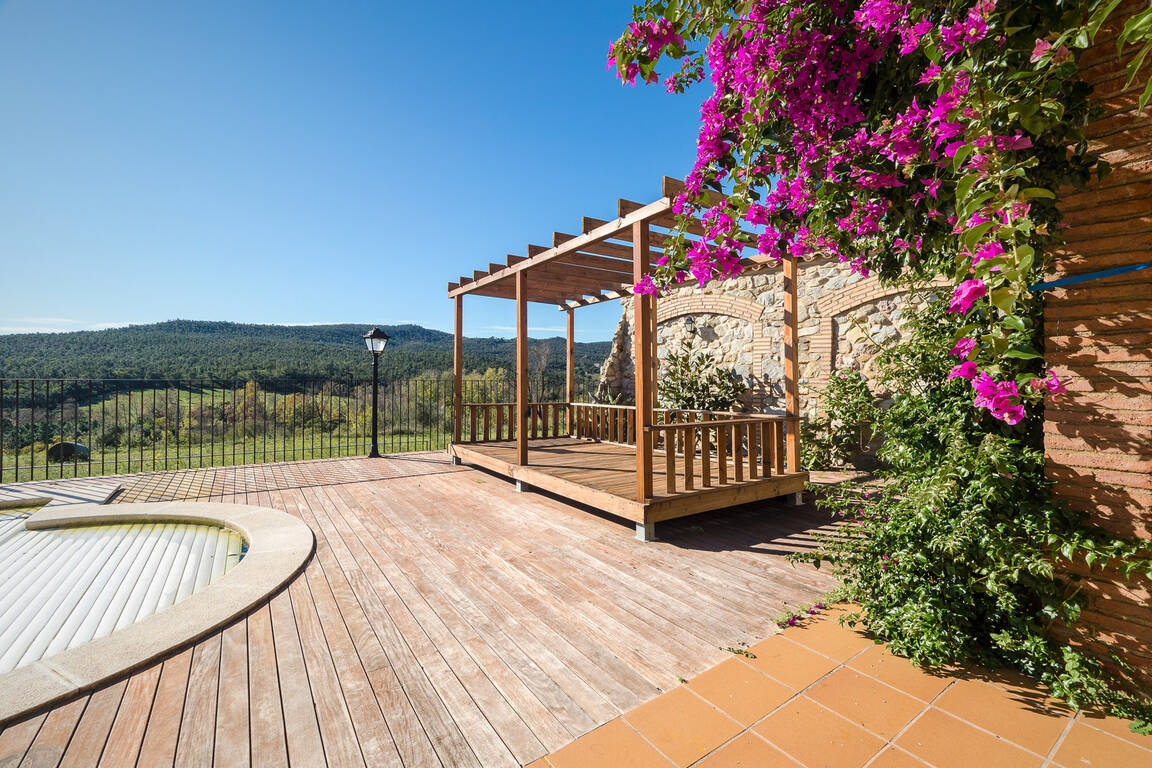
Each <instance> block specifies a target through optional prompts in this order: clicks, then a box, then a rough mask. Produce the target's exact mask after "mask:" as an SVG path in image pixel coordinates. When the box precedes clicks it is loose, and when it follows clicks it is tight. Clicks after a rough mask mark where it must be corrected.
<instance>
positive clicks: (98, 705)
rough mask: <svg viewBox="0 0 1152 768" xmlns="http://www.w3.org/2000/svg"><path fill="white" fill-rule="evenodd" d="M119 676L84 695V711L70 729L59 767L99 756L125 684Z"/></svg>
mask: <svg viewBox="0 0 1152 768" xmlns="http://www.w3.org/2000/svg"><path fill="white" fill-rule="evenodd" d="M127 685H128V684H127V682H126V681H124V680H121V681H119V682H116V683H113V684H111V685H108V686H105V687H104V688H100V689H98V690H96V691H94V692H93V693H92V694H91V695H90V696H88V704H87V706H85V707H84V714H83V715H82V716H81V718H80V722H79V723H77V725H76V730H75V731H73V733H72V738H71V739H70V740H69V742H68V749H67V750H65V752H64V757H63V759H62V760H61V761H60V766H61V768H72V766H84V765H91V764H92V763H93V762H95V761H96V760H98V759H99V757H100V755H101V753H102V752H103V751H104V747H105V745H106V744H107V743H108V734H109V732H110V731H111V730H112V723H113V722H114V721H115V719H116V713H117V712H118V711H119V709H120V703H121V700H122V699H123V696H124V691H125V690H126V688H127Z"/></svg>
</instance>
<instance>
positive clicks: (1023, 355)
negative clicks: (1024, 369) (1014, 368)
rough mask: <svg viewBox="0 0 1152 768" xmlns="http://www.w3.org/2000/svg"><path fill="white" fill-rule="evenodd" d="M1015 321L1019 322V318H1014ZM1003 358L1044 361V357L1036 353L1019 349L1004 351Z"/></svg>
mask: <svg viewBox="0 0 1152 768" xmlns="http://www.w3.org/2000/svg"><path fill="white" fill-rule="evenodd" d="M1015 319H1017V320H1019V318H1015ZM1005 320H1007V318H1005ZM1021 324H1023V323H1021ZM1004 357H1013V358H1016V359H1017V360H1043V359H1044V355H1041V354H1039V353H1037V352H1029V351H1028V350H1027V349H1021V348H1019V347H1015V348H1013V349H1006V350H1004Z"/></svg>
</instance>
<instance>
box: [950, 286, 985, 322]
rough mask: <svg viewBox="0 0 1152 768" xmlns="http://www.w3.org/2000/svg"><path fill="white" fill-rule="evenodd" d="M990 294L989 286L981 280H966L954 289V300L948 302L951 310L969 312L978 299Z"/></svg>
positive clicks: (962, 312) (961, 312)
mask: <svg viewBox="0 0 1152 768" xmlns="http://www.w3.org/2000/svg"><path fill="white" fill-rule="evenodd" d="M987 294H988V288H987V286H985V285H984V283H983V281H981V280H976V279H973V280H965V281H964V282H962V283H960V285H958V286H956V288H955V290H953V291H952V301H950V302H949V303H948V311H949V312H959V313H960V314H962V315H963V314H967V313H968V310H970V309H972V305H973V304H975V303H976V302H977V300H979V299H981V298H983V297H984V296H986V295H987Z"/></svg>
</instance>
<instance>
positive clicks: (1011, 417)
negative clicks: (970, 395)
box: [992, 403, 1024, 426]
mask: <svg viewBox="0 0 1152 768" xmlns="http://www.w3.org/2000/svg"><path fill="white" fill-rule="evenodd" d="M992 415H993V416H995V417H996V418H998V419H1000V421H1003V422H1005V423H1007V424H1012V425H1013V426H1015V425H1016V424H1019V423H1020V422H1021V421H1023V420H1024V406H1022V405H1020V404H1018V403H1017V404H1015V405H1006V406H1004V407H1003V408H993V409H992Z"/></svg>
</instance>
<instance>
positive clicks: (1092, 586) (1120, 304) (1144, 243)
mask: <svg viewBox="0 0 1152 768" xmlns="http://www.w3.org/2000/svg"><path fill="white" fill-rule="evenodd" d="M1141 7H1144V6H1143V3H1140V2H1131V0H1129V1H1127V2H1125V3H1124V4H1123V5H1122V6H1121V10H1120V12H1118V13H1117V17H1118V18H1119V19H1120V20H1121V21H1123V20H1124V19H1126V18H1127V17H1129V16H1130V15H1131V14H1132V13H1133V12H1134V11H1135V10H1136V9H1138V8H1141ZM1124 9H1127V10H1126V11H1125V10H1124ZM1120 26H1121V24H1118V23H1115V22H1113V23H1112V24H1110V25H1109V28H1106V29H1105V30H1103V31H1102V32H1101V34H1100V36H1099V38H1098V41H1097V45H1096V46H1095V47H1094V48H1092V49H1090V50H1088V51H1085V52H1084V55H1083V56H1082V57H1081V64H1082V66H1083V67H1084V73H1085V78H1086V79H1087V80H1088V81H1089V82H1090V83H1092V84H1093V85H1094V86H1095V96H1096V97H1097V98H1098V99H1101V100H1102V101H1103V103H1104V114H1103V116H1102V117H1101V118H1100V119H1099V120H1098V121H1097V122H1095V123H1093V124H1092V125H1091V126H1090V127H1089V129H1088V131H1087V134H1088V137H1089V138H1090V140H1091V148H1092V150H1093V151H1095V152H1098V153H1100V154H1101V156H1102V157H1104V159H1106V160H1107V161H1108V162H1109V163H1111V164H1112V168H1113V171H1112V174H1111V175H1110V176H1108V177H1107V178H1105V179H1104V180H1103V181H1100V182H1096V183H1093V184H1091V185H1090V186H1089V187H1088V188H1087V189H1086V190H1084V191H1080V192H1074V193H1070V194H1067V195H1066V196H1065V197H1064V202H1063V203H1062V205H1061V210H1062V211H1063V213H1064V217H1065V222H1066V223H1067V224H1068V225H1069V227H1070V228H1069V229H1068V231H1067V232H1066V237H1067V242H1068V245H1067V248H1066V249H1065V252H1064V253H1062V254H1060V256H1059V258H1058V259H1057V268H1058V270H1059V274H1058V275H1057V277H1061V276H1069V275H1076V274H1082V273H1085V272H1093V271H1097V270H1102V269H1107V268H1109V267H1116V266H1123V265H1131V264H1140V263H1144V262H1152V115H1150V114H1149V113H1150V112H1152V108H1150V109H1148V110H1146V111H1145V113H1144V114H1143V115H1140V114H1138V113H1137V112H1136V104H1137V98H1138V95H1139V91H1140V90H1141V88H1142V86H1143V84H1144V83H1146V82H1147V81H1148V78H1149V77H1152V62H1150V63H1149V64H1148V65H1146V66H1145V67H1144V69H1143V71H1142V72H1141V73H1140V74H1139V76H1138V77H1137V78H1136V80H1135V82H1134V84H1133V86H1132V87H1131V88H1128V89H1124V82H1125V80H1126V73H1125V70H1124V66H1123V64H1122V63H1121V62H1119V61H1118V60H1117V57H1116V44H1115V39H1116V33H1117V30H1118V29H1119V28H1120ZM1045 335H1046V350H1045V352H1046V357H1047V360H1048V361H1049V363H1050V364H1051V365H1052V366H1053V367H1054V368H1055V370H1056V373H1057V375H1058V376H1060V377H1061V378H1062V379H1063V378H1067V379H1070V380H1071V381H1070V384H1069V390H1070V391H1069V392H1068V394H1066V395H1063V396H1062V397H1060V398H1058V399H1056V400H1055V401H1053V402H1052V403H1051V404H1050V405H1049V406H1048V409H1047V412H1046V421H1045V425H1044V431H1045V448H1046V451H1047V458H1048V475H1049V477H1050V478H1051V479H1052V480H1054V481H1055V482H1056V492H1057V494H1058V495H1059V496H1060V497H1061V498H1063V499H1064V500H1065V501H1066V502H1067V503H1068V504H1070V505H1072V506H1073V507H1075V508H1077V509H1083V510H1087V511H1088V512H1090V513H1091V515H1092V518H1093V520H1094V521H1095V522H1097V523H1099V524H1100V525H1102V526H1104V527H1106V528H1108V529H1109V530H1112V531H1115V532H1116V533H1119V534H1122V535H1125V536H1139V537H1143V538H1152V270H1143V271H1139V272H1130V273H1127V274H1122V275H1116V276H1113V277H1109V278H1104V279H1099V280H1093V281H1090V282H1084V283H1079V284H1076V285H1074V286H1069V287H1067V288H1061V289H1055V290H1052V291H1049V292H1048V294H1047V305H1046V310H1045ZM1085 594H1086V595H1087V597H1088V600H1089V605H1088V610H1087V611H1086V612H1085V614H1084V621H1083V625H1082V626H1079V627H1077V632H1076V636H1077V637H1078V639H1080V640H1081V641H1083V642H1087V643H1092V644H1095V645H1097V646H1098V647H1099V648H1101V649H1103V648H1104V647H1108V648H1115V649H1118V650H1120V651H1121V652H1122V655H1123V657H1124V658H1125V659H1126V661H1127V662H1128V663H1129V664H1131V665H1132V666H1133V667H1134V668H1136V669H1137V670H1140V672H1138V674H1139V676H1140V677H1141V678H1142V682H1143V683H1144V684H1145V685H1148V686H1150V687H1152V602H1150V599H1152V584H1150V583H1149V582H1148V581H1147V580H1143V579H1137V580H1134V581H1133V580H1129V581H1125V579H1124V578H1123V577H1122V576H1120V575H1119V574H1105V575H1103V576H1100V575H1099V574H1097V575H1096V576H1093V577H1092V578H1091V579H1089V580H1088V582H1087V585H1086V587H1085Z"/></svg>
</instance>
